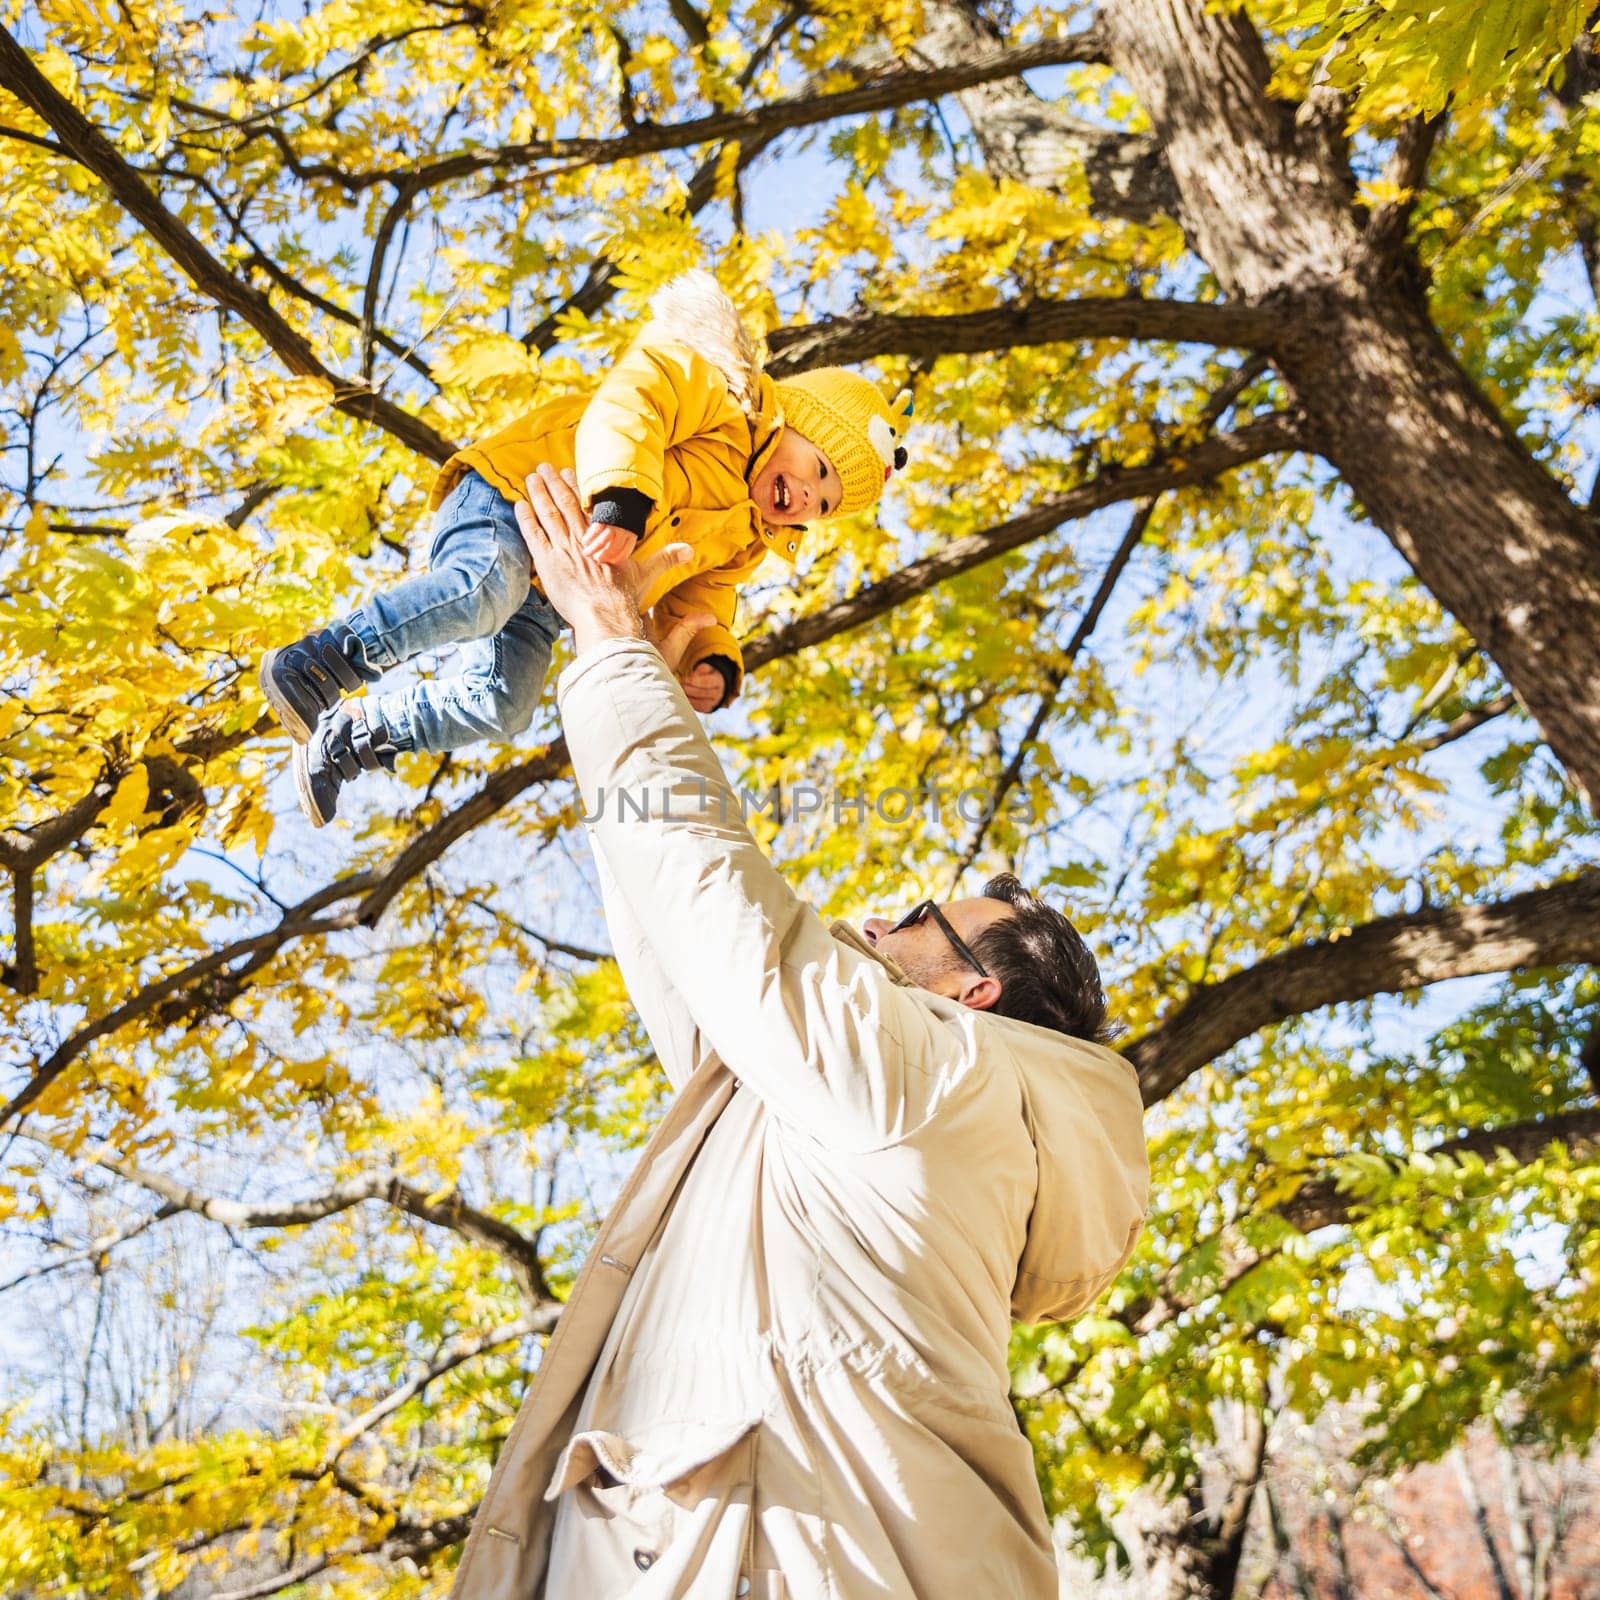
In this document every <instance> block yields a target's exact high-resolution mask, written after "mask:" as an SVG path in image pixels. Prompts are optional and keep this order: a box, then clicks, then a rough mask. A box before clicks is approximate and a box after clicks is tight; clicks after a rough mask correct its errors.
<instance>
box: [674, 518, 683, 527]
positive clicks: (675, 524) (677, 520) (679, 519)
mask: <svg viewBox="0 0 1600 1600" xmlns="http://www.w3.org/2000/svg"><path fill="white" fill-rule="evenodd" d="M682 521H683V518H682V517H674V518H673V519H672V526H673V527H674V528H676V527H677V526H678V524H679V523H680V522H682Z"/></svg>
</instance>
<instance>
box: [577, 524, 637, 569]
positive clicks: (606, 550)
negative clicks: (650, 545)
mask: <svg viewBox="0 0 1600 1600" xmlns="http://www.w3.org/2000/svg"><path fill="white" fill-rule="evenodd" d="M638 542H639V536H638V534H636V533H631V532H630V531H629V530H628V529H627V528H615V527H613V526H612V525H611V524H610V523H609V522H591V523H590V524H589V526H588V528H587V529H586V530H585V532H584V535H583V553H584V554H585V555H586V556H588V558H589V559H590V560H591V561H598V562H599V563H600V565H601V566H603V567H620V566H621V565H622V563H623V562H624V561H626V560H627V559H628V558H629V557H630V556H631V555H632V554H633V551H634V546H635V545H637V544H638Z"/></svg>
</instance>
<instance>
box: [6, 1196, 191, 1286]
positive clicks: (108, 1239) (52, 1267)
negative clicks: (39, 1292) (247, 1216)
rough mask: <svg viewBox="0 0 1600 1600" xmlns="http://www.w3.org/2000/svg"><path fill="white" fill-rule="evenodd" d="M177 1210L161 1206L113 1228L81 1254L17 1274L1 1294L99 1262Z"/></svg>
mask: <svg viewBox="0 0 1600 1600" xmlns="http://www.w3.org/2000/svg"><path fill="white" fill-rule="evenodd" d="M178 1210H179V1208H178V1207H177V1206H174V1205H163V1206H160V1207H158V1208H157V1209H156V1210H154V1211H152V1212H151V1213H150V1214H149V1215H148V1216H143V1217H139V1218H137V1219H136V1220H135V1221H133V1222H130V1223H128V1224H127V1225H126V1226H124V1227H121V1228H113V1229H111V1231H110V1232H108V1233H102V1234H99V1235H97V1236H96V1237H95V1238H93V1239H91V1240H90V1241H89V1242H88V1244H86V1245H85V1246H84V1247H83V1248H82V1249H81V1250H74V1251H73V1252H72V1253H71V1254H70V1255H65V1256H56V1257H55V1258H54V1259H53V1260H50V1261H41V1262H40V1263H39V1264H38V1266H36V1267H29V1268H28V1269H27V1270H26V1271H24V1272H19V1273H18V1274H17V1275H16V1277H14V1278H8V1279H7V1280H6V1281H5V1282H4V1283H0V1294H5V1293H6V1292H7V1291H8V1290H10V1289H15V1288H17V1287H19V1286H20V1285H22V1284H24V1283H28V1282H30V1281H31V1280H32V1279H34V1278H43V1277H47V1276H48V1275H49V1274H50V1273H52V1272H60V1271H61V1270H62V1269H63V1268H65V1267H73V1266H77V1265H78V1264H79V1263H80V1262H84V1261H95V1262H98V1261H100V1260H101V1258H102V1257H104V1256H106V1255H109V1254H110V1252H111V1251H113V1250H114V1249H116V1247H117V1246H118V1245H119V1244H126V1243H127V1242H128V1240H129V1239H136V1238H138V1237H139V1235H140V1234H141V1233H143V1232H144V1231H145V1230H146V1229H147V1228H150V1227H153V1226H154V1225H155V1224H156V1223H158V1222H165V1221H166V1220H167V1218H168V1217H172V1216H176V1215H177V1214H178Z"/></svg>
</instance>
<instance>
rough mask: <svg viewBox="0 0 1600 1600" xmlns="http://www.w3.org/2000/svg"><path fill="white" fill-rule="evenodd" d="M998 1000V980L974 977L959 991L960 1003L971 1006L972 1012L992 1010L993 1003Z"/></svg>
mask: <svg viewBox="0 0 1600 1600" xmlns="http://www.w3.org/2000/svg"><path fill="white" fill-rule="evenodd" d="M999 998H1000V980H999V979H998V978H989V977H984V978H980V977H977V976H974V977H973V979H972V981H971V982H970V983H968V984H967V986H966V987H965V988H964V989H962V991H961V996H960V999H961V1003H962V1005H964V1006H971V1007H972V1009H973V1010H974V1011H990V1010H993V1008H994V1006H995V1003H996V1002H997V1001H998V1000H999Z"/></svg>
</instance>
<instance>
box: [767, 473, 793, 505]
mask: <svg viewBox="0 0 1600 1600" xmlns="http://www.w3.org/2000/svg"><path fill="white" fill-rule="evenodd" d="M792 501H793V497H792V496H791V495H790V493H789V485H788V484H787V483H785V482H784V480H783V474H782V473H781V472H780V473H779V474H778V476H777V477H776V478H774V479H773V480H772V509H773V510H774V511H787V510H788V509H789V507H790V505H791V503H792Z"/></svg>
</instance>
